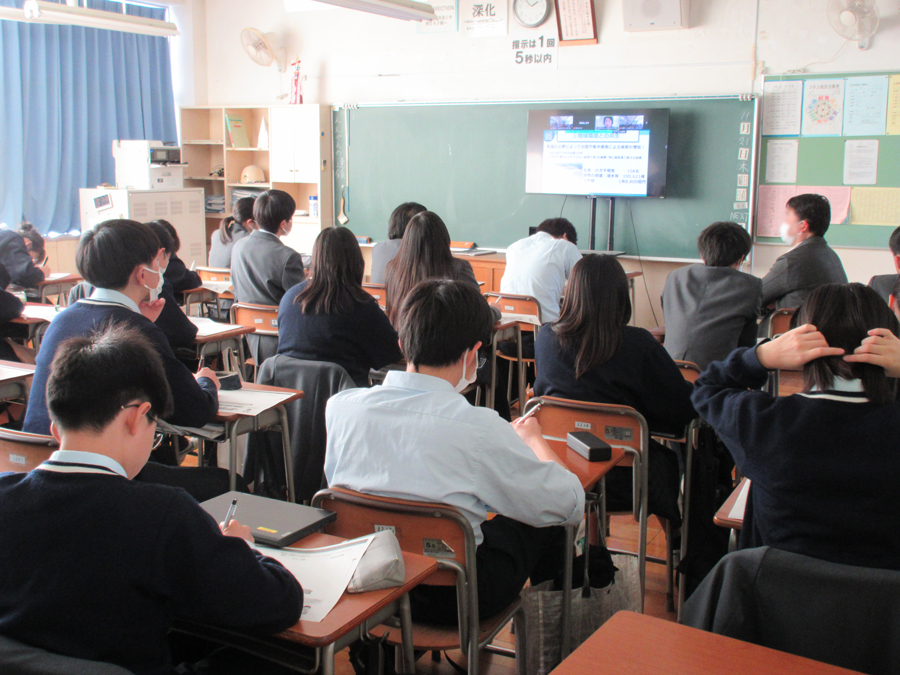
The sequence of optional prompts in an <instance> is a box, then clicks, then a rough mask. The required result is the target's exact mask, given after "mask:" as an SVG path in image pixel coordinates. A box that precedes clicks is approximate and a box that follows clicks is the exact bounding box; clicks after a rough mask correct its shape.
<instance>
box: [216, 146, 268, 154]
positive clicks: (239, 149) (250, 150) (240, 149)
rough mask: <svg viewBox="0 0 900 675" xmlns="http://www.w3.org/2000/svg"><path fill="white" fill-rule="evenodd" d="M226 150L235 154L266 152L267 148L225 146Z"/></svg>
mask: <svg viewBox="0 0 900 675" xmlns="http://www.w3.org/2000/svg"><path fill="white" fill-rule="evenodd" d="M225 149H226V150H234V151H236V152H268V151H269V149H268V148H232V147H229V146H227V145H226V146H225Z"/></svg>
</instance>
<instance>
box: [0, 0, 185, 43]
mask: <svg viewBox="0 0 900 675" xmlns="http://www.w3.org/2000/svg"><path fill="white" fill-rule="evenodd" d="M0 19H6V20H9V21H24V22H26V23H43V24H62V25H67V26H82V27H84V28H101V29H104V30H115V31H120V32H123V33H139V34H141V35H154V36H157V37H172V36H175V35H178V28H177V26H175V24H174V23H170V22H168V21H160V20H158V19H147V18H145V17H142V16H132V15H130V14H119V13H118V12H105V11H103V10H99V9H87V8H85V7H75V6H70V5H63V4H59V3H55V2H44V1H43V0H26V2H25V6H24V7H23V8H22V9H16V8H14V7H0Z"/></svg>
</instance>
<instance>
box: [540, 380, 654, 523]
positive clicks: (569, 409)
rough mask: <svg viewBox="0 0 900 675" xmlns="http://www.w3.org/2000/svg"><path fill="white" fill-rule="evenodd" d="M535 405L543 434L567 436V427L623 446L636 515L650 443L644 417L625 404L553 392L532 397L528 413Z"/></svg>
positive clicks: (555, 437) (563, 437) (558, 437)
mask: <svg viewBox="0 0 900 675" xmlns="http://www.w3.org/2000/svg"><path fill="white" fill-rule="evenodd" d="M535 406H540V410H538V411H537V413H535V419H537V421H538V423H539V424H540V425H541V430H542V432H543V435H544V437H545V438H551V439H557V440H562V441H565V440H566V434H568V433H569V432H570V431H589V432H590V433H592V434H594V435H595V436H597V437H598V438H600V439H602V440H604V441H606V442H607V443H609V444H610V445H612V446H614V447H619V448H623V449H624V450H625V451H626V453H628V456H627V457H626V461H623V462H622V466H628V464H629V463H630V464H632V465H634V466H635V467H636V469H637V470H635V472H634V488H635V489H634V495H633V496H634V500H633V501H634V514H635V518H637V517H638V516H639V513H640V504H641V497H642V491H643V492H646V489H647V472H646V471H643V470H641V467H643V466H645V465H646V458H647V456H648V452H649V450H648V448H649V443H650V430H649V428H648V426H647V420H645V419H644V416H643V415H641V414H640V413H639V412H638V411H637V410H635V409H634V408H631V407H629V406H627V405H611V404H608V403H588V402H586V401H573V400H570V399H565V398H557V397H555V396H542V397H539V398H533V399H531V400H530V401H529V402H528V404H527V405H526V406H525V412H526V413H527V412H528V411H530V410H531V409H532V408H534V407H535Z"/></svg>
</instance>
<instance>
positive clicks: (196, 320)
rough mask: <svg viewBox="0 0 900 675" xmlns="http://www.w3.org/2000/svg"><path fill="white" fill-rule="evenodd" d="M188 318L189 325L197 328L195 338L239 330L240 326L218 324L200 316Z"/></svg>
mask: <svg viewBox="0 0 900 675" xmlns="http://www.w3.org/2000/svg"><path fill="white" fill-rule="evenodd" d="M188 318H189V319H190V320H191V323H192V324H194V325H195V326H196V327H197V337H209V336H211V335H218V334H219V333H227V332H228V331H230V330H234V329H236V328H241V326H238V325H236V324H232V323H219V322H218V321H213V320H212V319H207V318H204V317H201V316H191V317H188Z"/></svg>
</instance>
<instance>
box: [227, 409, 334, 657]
mask: <svg viewBox="0 0 900 675" xmlns="http://www.w3.org/2000/svg"><path fill="white" fill-rule="evenodd" d="M226 432H227V434H226V435H227V436H228V446H229V447H228V489H229V490H232V491H234V490H236V489H237V453H238V451H237V439H238V434H237V424H236V423H235V422H227V423H226ZM333 660H334V659H332V661H333Z"/></svg>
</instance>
